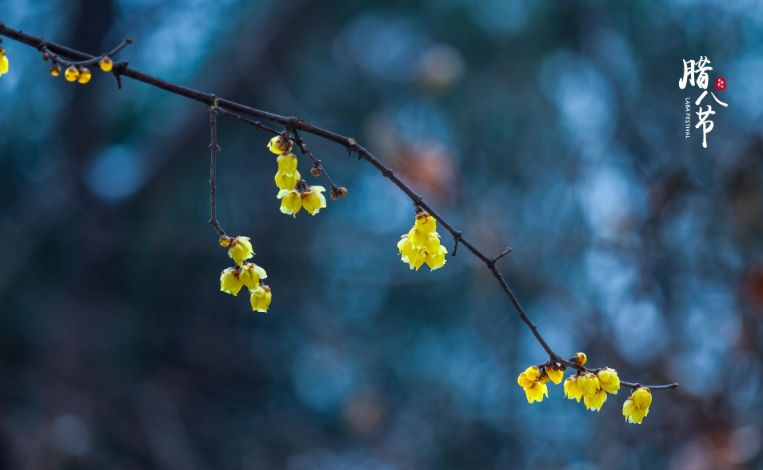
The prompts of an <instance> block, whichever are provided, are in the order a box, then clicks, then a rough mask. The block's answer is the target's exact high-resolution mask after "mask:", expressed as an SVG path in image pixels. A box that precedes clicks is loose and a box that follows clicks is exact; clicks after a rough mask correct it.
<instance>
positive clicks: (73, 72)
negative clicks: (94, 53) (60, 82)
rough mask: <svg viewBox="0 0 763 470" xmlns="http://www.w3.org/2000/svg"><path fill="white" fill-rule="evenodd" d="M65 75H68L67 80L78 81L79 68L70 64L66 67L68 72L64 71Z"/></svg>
mask: <svg viewBox="0 0 763 470" xmlns="http://www.w3.org/2000/svg"><path fill="white" fill-rule="evenodd" d="M64 77H66V81H67V82H76V81H77V79H78V78H79V71H78V70H77V67H75V66H73V65H72V66H70V67H69V68H67V69H66V72H65V73H64Z"/></svg>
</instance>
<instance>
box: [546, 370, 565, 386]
mask: <svg viewBox="0 0 763 470" xmlns="http://www.w3.org/2000/svg"><path fill="white" fill-rule="evenodd" d="M546 374H548V378H549V379H551V381H552V382H554V383H555V384H557V385H558V384H559V383H561V381H562V379H563V378H564V371H563V370H554V369H553V368H551V367H547V368H546Z"/></svg>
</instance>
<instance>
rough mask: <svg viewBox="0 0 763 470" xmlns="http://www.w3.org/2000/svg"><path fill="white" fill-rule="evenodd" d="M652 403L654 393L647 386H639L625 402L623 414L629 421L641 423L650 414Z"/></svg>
mask: <svg viewBox="0 0 763 470" xmlns="http://www.w3.org/2000/svg"><path fill="white" fill-rule="evenodd" d="M651 404H652V394H651V392H650V391H649V389H648V388H646V387H639V388H637V389H636V390H634V391H633V393H631V396H629V397H628V399H627V400H625V403H624V404H623V416H625V420H626V421H628V422H629V423H635V424H641V422H642V421H643V420H644V417H646V416H647V415H648V414H649V406H650V405H651Z"/></svg>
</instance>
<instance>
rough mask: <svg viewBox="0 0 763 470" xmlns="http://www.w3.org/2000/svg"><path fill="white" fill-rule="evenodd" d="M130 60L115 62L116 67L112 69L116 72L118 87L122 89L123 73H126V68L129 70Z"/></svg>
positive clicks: (112, 71)
mask: <svg viewBox="0 0 763 470" xmlns="http://www.w3.org/2000/svg"><path fill="white" fill-rule="evenodd" d="M129 64H130V63H129V62H125V61H124V60H123V61H120V62H117V63H116V64H114V68H113V69H111V73H113V74H114V78H116V79H117V87H118V88H119V89H120V90H121V89H122V74H123V73H125V70H127V66H128V65H129Z"/></svg>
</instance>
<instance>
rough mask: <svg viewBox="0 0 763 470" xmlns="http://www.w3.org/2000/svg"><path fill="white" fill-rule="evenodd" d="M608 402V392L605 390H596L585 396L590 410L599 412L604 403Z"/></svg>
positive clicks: (585, 401) (584, 399) (584, 398)
mask: <svg viewBox="0 0 763 470" xmlns="http://www.w3.org/2000/svg"><path fill="white" fill-rule="evenodd" d="M605 401H607V392H605V391H604V390H595V391H594V392H592V393H591V394H588V395H585V396H583V402H584V403H585V407H586V408H588V409H589V410H595V411H599V410H600V409H601V407H602V406H604V402H605Z"/></svg>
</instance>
